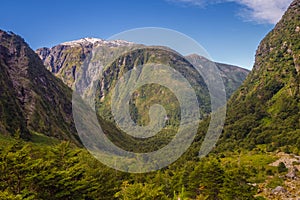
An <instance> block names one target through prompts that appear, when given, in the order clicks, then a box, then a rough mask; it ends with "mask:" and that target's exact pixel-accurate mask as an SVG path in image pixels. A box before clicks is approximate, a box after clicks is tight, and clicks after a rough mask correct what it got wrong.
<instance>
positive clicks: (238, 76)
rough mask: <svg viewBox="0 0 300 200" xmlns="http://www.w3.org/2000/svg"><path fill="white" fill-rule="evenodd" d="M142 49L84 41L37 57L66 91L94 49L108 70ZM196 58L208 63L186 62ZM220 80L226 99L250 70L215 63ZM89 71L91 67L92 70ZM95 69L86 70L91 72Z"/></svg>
mask: <svg viewBox="0 0 300 200" xmlns="http://www.w3.org/2000/svg"><path fill="white" fill-rule="evenodd" d="M144 47H145V46H144V45H141V44H135V43H132V42H127V41H124V40H114V41H106V40H103V39H98V38H83V39H80V40H75V41H70V42H64V43H62V44H59V45H56V46H54V47H51V48H46V47H44V48H40V49H37V50H36V53H37V54H38V55H39V56H40V58H41V59H42V61H43V62H44V65H45V66H46V67H47V69H48V70H49V71H51V72H52V73H53V74H54V75H55V76H57V77H58V78H60V79H61V80H63V82H64V83H66V84H67V85H68V86H69V87H71V88H72V87H74V82H75V73H78V74H81V72H82V71H81V70H82V69H80V68H81V66H82V65H83V61H84V60H85V58H86V57H87V55H88V54H90V53H92V51H93V50H94V49H97V52H99V53H98V55H97V58H98V59H99V60H101V62H102V63H101V64H102V66H107V65H108V64H109V63H110V62H113V61H114V59H116V58H117V57H118V56H121V55H122V54H124V53H126V52H129V51H132V50H134V49H138V48H144ZM192 57H198V58H197V59H196V60H197V62H198V63H201V64H205V62H207V61H208V60H207V59H206V58H204V57H202V56H197V55H189V56H187V57H186V58H187V59H188V58H192ZM216 65H217V67H218V69H219V70H220V73H221V76H222V78H223V81H224V84H225V87H226V93H227V97H228V98H229V97H230V96H231V94H232V93H233V92H234V91H235V90H236V89H237V88H238V87H239V86H240V85H241V84H242V82H243V81H244V80H245V78H246V76H247V75H248V73H249V70H247V69H243V68H240V67H237V66H233V65H227V64H222V63H216ZM91 67H92V66H91ZM93 70H94V69H88V71H93Z"/></svg>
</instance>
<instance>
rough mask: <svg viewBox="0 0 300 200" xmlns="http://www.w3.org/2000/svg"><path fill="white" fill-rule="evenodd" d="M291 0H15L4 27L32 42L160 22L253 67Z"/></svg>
mask: <svg viewBox="0 0 300 200" xmlns="http://www.w3.org/2000/svg"><path fill="white" fill-rule="evenodd" d="M291 1H292V0H119V1H116V0H102V1H100V0H85V1H77V0H73V1H72V0H52V1H38V0H26V1H23V0H19V1H17V0H10V1H3V2H1V12H0V29H2V30H5V31H13V32H14V33H16V34H19V35H21V36H22V37H23V38H24V39H25V41H26V42H27V43H28V44H29V45H30V46H31V47H32V48H33V49H37V48H40V47H52V46H54V45H57V44H59V43H62V42H65V41H71V40H75V39H80V38H84V37H97V38H102V39H107V38H110V37H111V36H113V35H115V34H118V33H120V32H123V31H127V30H130V29H135V28H143V27H160V28H167V29H172V30H175V31H178V32H181V33H183V34H185V35H187V36H189V37H191V38H193V39H194V40H195V41H197V42H198V43H199V44H200V45H201V46H202V47H204V48H205V50H206V51H207V52H208V54H209V55H210V58H211V59H213V60H214V61H218V62H223V63H228V64H234V65H237V66H240V67H244V68H248V69H251V68H252V67H253V63H254V56H255V51H256V49H257V46H258V45H259V43H260V41H261V40H262V39H263V38H264V36H265V35H266V34H267V33H268V32H269V31H270V30H272V28H273V27H274V25H275V24H276V22H278V20H279V19H280V18H281V16H282V15H283V13H284V11H285V10H286V9H287V7H288V5H289V4H290V3H291Z"/></svg>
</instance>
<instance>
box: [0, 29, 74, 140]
mask: <svg viewBox="0 0 300 200" xmlns="http://www.w3.org/2000/svg"><path fill="white" fill-rule="evenodd" d="M0 70H1V73H0V82H1V89H0V90H1V92H0V110H1V112H0V131H1V133H3V134H6V135H8V134H12V135H14V134H20V136H21V137H22V138H25V139H30V138H31V133H33V132H38V133H43V134H45V135H47V136H53V137H56V138H59V139H62V140H71V141H74V142H75V143H78V142H77V141H78V137H77V135H76V130H75V126H74V122H73V119H72V104H71V94H72V93H71V90H70V89H69V88H68V87H67V86H65V85H64V84H63V82H62V81H61V80H59V79H58V78H56V77H54V76H53V75H52V74H51V73H50V72H49V71H48V70H46V68H45V66H44V65H43V63H42V61H41V60H40V58H39V57H38V55H37V54H36V53H35V52H34V51H33V50H32V49H30V47H29V46H28V45H27V44H26V42H25V41H24V40H23V39H22V38H21V37H20V36H18V35H15V34H14V33H12V32H9V33H8V32H5V31H2V30H0Z"/></svg>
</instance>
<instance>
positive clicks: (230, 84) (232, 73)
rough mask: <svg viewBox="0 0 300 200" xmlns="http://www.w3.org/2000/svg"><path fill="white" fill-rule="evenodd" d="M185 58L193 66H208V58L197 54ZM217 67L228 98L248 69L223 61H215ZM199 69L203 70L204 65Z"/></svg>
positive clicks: (240, 82)
mask: <svg viewBox="0 0 300 200" xmlns="http://www.w3.org/2000/svg"><path fill="white" fill-rule="evenodd" d="M186 59H187V60H188V61H190V63H192V64H193V65H195V66H198V65H202V66H209V65H208V64H207V63H209V62H211V61H210V60H208V59H206V58H204V57H202V56H199V55H197V54H192V55H188V56H186ZM215 64H216V66H217V68H218V69H219V72H220V76H221V77H222V80H223V82H224V86H225V90H226V96H227V98H228V99H229V98H230V96H231V95H232V94H233V93H234V92H235V91H236V90H237V89H238V88H239V87H240V86H241V84H242V83H243V82H244V80H245V79H246V77H247V75H248V74H249V70H247V69H244V68H240V67H237V66H233V65H227V64H223V63H215ZM200 69H201V70H205V69H206V67H201V68H200Z"/></svg>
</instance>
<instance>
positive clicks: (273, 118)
mask: <svg viewBox="0 0 300 200" xmlns="http://www.w3.org/2000/svg"><path fill="white" fill-rule="evenodd" d="M226 124H227V125H226V126H225V130H224V138H223V139H226V140H228V141H230V142H228V143H227V145H228V147H226V148H230V146H231V145H237V143H238V144H239V145H241V144H243V145H244V146H247V147H249V148H253V147H254V146H255V145H256V144H268V146H267V147H268V149H270V150H275V148H277V147H280V146H288V145H292V146H290V147H291V150H295V149H297V148H299V146H300V137H299V135H300V0H295V1H293V3H292V4H291V6H290V7H289V9H288V10H287V12H286V13H285V14H284V16H283V17H282V19H281V20H280V22H279V23H278V24H277V25H276V27H275V28H274V29H273V30H272V31H271V32H270V33H269V34H268V35H267V36H266V37H265V38H264V39H263V41H262V42H261V43H260V45H259V47H258V50H257V53H256V61H255V65H254V69H253V71H252V72H251V73H250V75H249V76H248V77H247V79H246V81H245V82H244V84H243V85H242V86H241V88H240V89H239V90H238V91H237V92H236V93H235V94H234V95H233V96H232V98H231V100H230V101H229V104H228V117H227V122H226ZM232 141H235V143H234V142H232ZM241 142H242V143H241ZM287 148H288V147H287Z"/></svg>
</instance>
